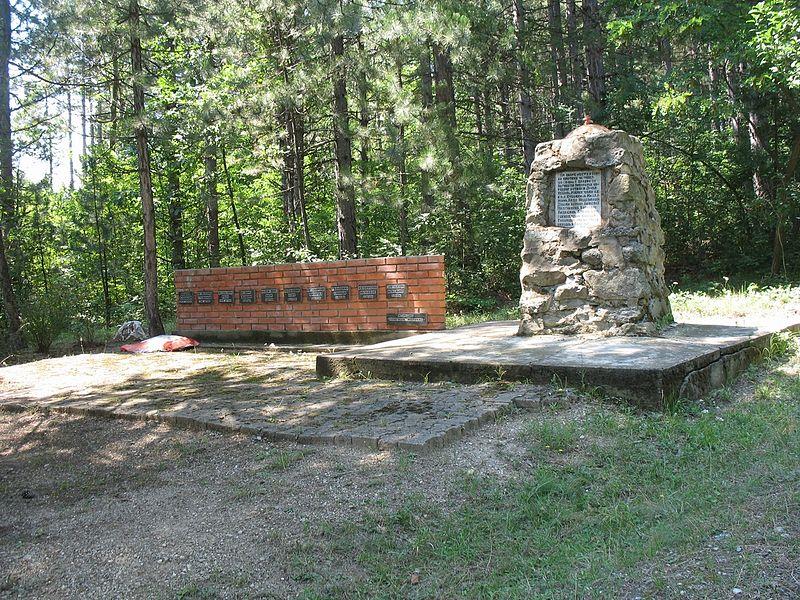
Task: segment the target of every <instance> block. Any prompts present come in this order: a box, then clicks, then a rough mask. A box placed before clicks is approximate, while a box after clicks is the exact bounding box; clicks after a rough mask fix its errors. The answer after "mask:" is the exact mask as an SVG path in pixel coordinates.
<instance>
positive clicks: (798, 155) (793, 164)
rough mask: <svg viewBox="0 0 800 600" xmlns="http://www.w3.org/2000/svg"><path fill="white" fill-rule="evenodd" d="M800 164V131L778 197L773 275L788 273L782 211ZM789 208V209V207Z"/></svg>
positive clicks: (793, 141) (796, 134)
mask: <svg viewBox="0 0 800 600" xmlns="http://www.w3.org/2000/svg"><path fill="white" fill-rule="evenodd" d="M798 162H800V131H797V132H795V134H794V139H793V140H792V150H791V152H790V154H789V162H788V163H787V165H786V171H785V172H784V174H783V179H782V181H781V187H780V193H779V196H778V206H777V207H776V211H775V212H776V215H775V231H774V237H773V239H772V265H771V269H770V270H771V271H772V274H773V275H780V274H781V273H786V261H785V258H784V255H785V251H786V249H785V247H784V244H785V241H786V239H785V233H784V228H783V215H782V214H781V209H782V208H783V205H784V204H787V202H786V196H787V189H788V187H789V184H790V183H791V181H792V178H793V177H794V174H795V172H796V171H797V164H798ZM787 208H789V207H788V206H787ZM789 216H790V217H792V216H793V215H792V213H791V212H789Z"/></svg>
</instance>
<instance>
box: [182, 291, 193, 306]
mask: <svg viewBox="0 0 800 600" xmlns="http://www.w3.org/2000/svg"><path fill="white" fill-rule="evenodd" d="M178 304H194V292H186V291H181V292H178Z"/></svg>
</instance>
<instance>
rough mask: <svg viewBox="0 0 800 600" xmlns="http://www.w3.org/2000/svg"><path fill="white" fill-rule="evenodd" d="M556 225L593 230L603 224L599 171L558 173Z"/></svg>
mask: <svg viewBox="0 0 800 600" xmlns="http://www.w3.org/2000/svg"><path fill="white" fill-rule="evenodd" d="M555 224H556V227H570V228H573V229H593V228H594V227H597V226H598V225H600V172H599V171H563V172H561V173H556V210H555Z"/></svg>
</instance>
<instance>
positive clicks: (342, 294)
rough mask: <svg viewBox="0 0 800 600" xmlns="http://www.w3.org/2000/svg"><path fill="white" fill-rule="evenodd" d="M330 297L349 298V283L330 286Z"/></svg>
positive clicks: (334, 298) (336, 298) (333, 298)
mask: <svg viewBox="0 0 800 600" xmlns="http://www.w3.org/2000/svg"><path fill="white" fill-rule="evenodd" d="M331 299H332V300H349V299H350V286H349V285H332V286H331Z"/></svg>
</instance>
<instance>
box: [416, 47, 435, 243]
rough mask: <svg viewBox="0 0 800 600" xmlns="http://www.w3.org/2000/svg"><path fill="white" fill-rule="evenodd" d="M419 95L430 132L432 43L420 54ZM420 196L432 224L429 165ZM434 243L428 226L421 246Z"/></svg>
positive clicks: (421, 176) (422, 174)
mask: <svg viewBox="0 0 800 600" xmlns="http://www.w3.org/2000/svg"><path fill="white" fill-rule="evenodd" d="M418 74H419V93H420V104H421V105H422V121H423V123H424V124H425V126H426V127H427V128H428V130H429V131H430V128H431V126H432V125H433V75H432V73H431V48H430V42H429V41H427V40H426V41H425V43H424V44H423V46H422V49H421V51H420V54H419V67H418ZM419 187H420V195H421V196H422V213H423V215H425V217H424V218H425V219H426V220H427V221H428V222H430V220H431V217H432V215H433V211H434V209H435V200H434V197H433V192H432V191H431V173H430V170H429V169H428V166H427V165H423V167H422V169H421V170H420V174H419ZM432 243H433V241H432V239H431V236H430V227H429V226H428V225H427V224H426V226H424V227H423V228H422V236H421V239H420V245H421V246H422V249H423V251H424V252H427V251H428V250H429V248H430V247H431V244H432Z"/></svg>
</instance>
